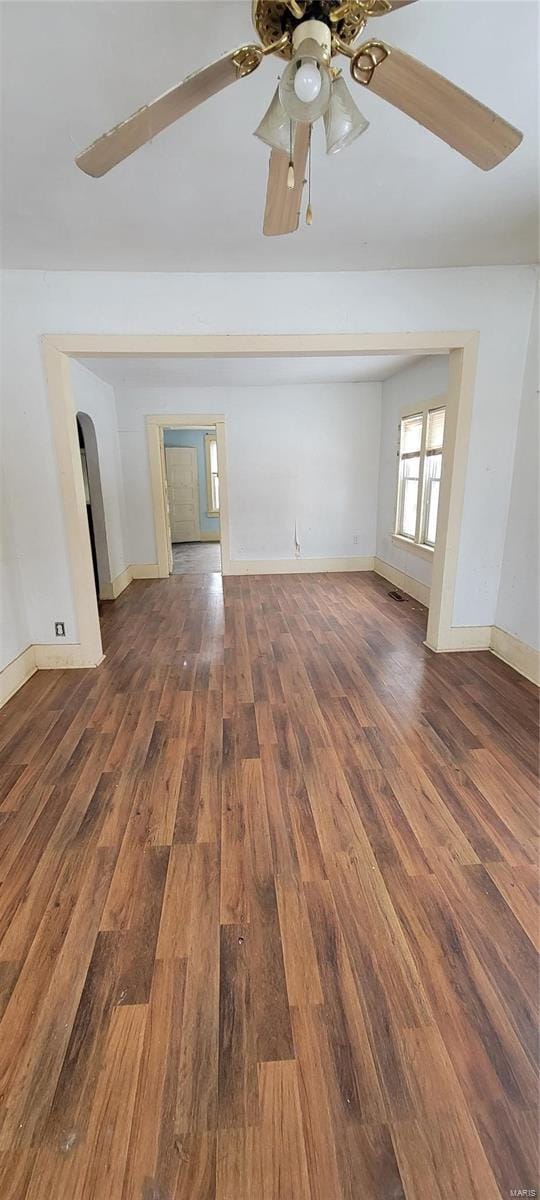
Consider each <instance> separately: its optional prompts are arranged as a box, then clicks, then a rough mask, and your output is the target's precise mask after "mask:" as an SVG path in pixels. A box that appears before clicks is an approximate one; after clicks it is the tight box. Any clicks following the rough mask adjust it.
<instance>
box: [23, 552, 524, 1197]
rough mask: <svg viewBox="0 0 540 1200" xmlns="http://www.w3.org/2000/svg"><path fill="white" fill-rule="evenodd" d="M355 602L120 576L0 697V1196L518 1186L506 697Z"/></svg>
mask: <svg viewBox="0 0 540 1200" xmlns="http://www.w3.org/2000/svg"><path fill="white" fill-rule="evenodd" d="M389 587H390V585H388V584H386V583H385V582H384V581H383V580H381V579H379V578H377V577H376V576H374V575H362V574H360V575H333V576H332V575H319V576H283V577H280V576H273V577H266V578H242V579H227V580H225V581H224V591H225V600H224V601H223V594H222V581H221V578H220V577H219V576H217V575H214V576H203V575H199V576H197V575H184V576H177V577H173V578H172V579H170V580H169V581H148V582H138V583H133V584H132V585H131V586H130V587H129V589H128V590H127V591H126V592H124V593H123V595H122V596H121V597H120V598H119V599H118V600H117V601H116V602H115V603H114V604H109V605H107V606H104V613H103V633H104V645H105V650H106V659H105V661H104V663H103V664H102V666H101V667H99V668H98V669H97V670H94V671H71V672H70V671H66V672H42V673H39V674H38V675H36V676H34V678H33V679H31V680H30V681H29V683H28V684H27V685H26V686H25V687H24V688H23V689H22V690H21V691H20V692H19V693H18V695H17V696H16V697H15V698H14V699H13V700H12V701H11V702H10V703H9V705H7V706H6V708H5V709H4V710H3V712H2V716H1V737H0V747H1V758H0V762H1V792H0V795H1V805H0V848H1V855H0V864H1V872H0V879H1V889H0V939H1V940H0V993H1V994H0V1012H1V1013H3V1017H2V1022H1V1024H0V1059H1V1062H0V1180H1V1181H0V1196H1V1197H2V1200H403V1198H406V1200H495V1198H499V1200H500V1197H504V1198H505V1200H506V1198H507V1197H509V1196H510V1195H511V1189H520V1188H521V1189H534V1188H537V1187H538V1183H539V1179H538V1169H537V1161H536V1145H537V1124H536V1117H537V1112H536V1097H537V1077H536V1074H535V1062H536V1052H537V1032H536V1030H537V1019H536V1013H537V973H536V960H535V949H534V944H535V942H536V941H537V934H538V920H537V906H536V901H537V872H536V865H535V864H536V857H535V855H536V844H535V843H536V839H537V833H538V816H537V778H536V753H537V728H538V726H537V699H536V690H535V688H534V687H533V686H532V685H531V684H529V683H527V682H526V681H525V680H524V679H522V678H520V677H519V676H518V675H516V674H514V673H513V672H512V671H511V670H510V669H509V668H508V667H506V666H505V665H504V664H503V663H501V662H499V661H498V660H497V659H496V658H494V657H493V656H491V655H489V654H488V653H477V654H461V655H435V654H432V653H431V652H430V651H428V650H427V649H426V648H425V647H424V646H423V644H422V641H423V636H424V629H425V618H426V614H425V610H423V609H422V608H421V607H420V606H419V605H418V604H417V603H416V602H414V601H408V602H406V603H403V604H399V603H396V602H395V601H393V600H392V599H390V598H389V597H388V594H387V593H388V589H389ZM522 1194H524V1195H525V1194H527V1192H526V1191H525V1192H523V1193H522ZM531 1194H532V1191H531Z"/></svg>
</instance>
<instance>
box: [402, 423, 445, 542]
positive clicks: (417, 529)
mask: <svg viewBox="0 0 540 1200" xmlns="http://www.w3.org/2000/svg"><path fill="white" fill-rule="evenodd" d="M444 414H445V410H444V407H442V406H441V405H438V406H437V407H435V406H434V407H428V406H426V407H423V408H422V409H420V410H419V411H418V412H414V413H410V414H407V416H404V417H402V418H401V422H400V429H399V474H398V490H397V510H396V528H395V533H396V535H397V537H398V538H405V539H406V540H407V541H410V542H411V543H412V544H413V545H417V546H426V547H428V548H430V549H433V548H434V546H435V538H436V534H437V514H438V509H439V491H440V483H441V467H442V450H443V437H444Z"/></svg>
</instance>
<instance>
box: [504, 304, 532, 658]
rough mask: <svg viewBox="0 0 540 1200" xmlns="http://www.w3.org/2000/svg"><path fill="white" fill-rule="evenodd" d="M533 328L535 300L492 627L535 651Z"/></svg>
mask: <svg viewBox="0 0 540 1200" xmlns="http://www.w3.org/2000/svg"><path fill="white" fill-rule="evenodd" d="M538 329H539V311H538V299H537V301H536V305H535V309H534V312H533V318H532V323H531V333H530V339H529V349H528V354H527V362H526V366H525V375H524V380H523V396H522V401H521V412H520V417H519V426H518V434H517V442H516V452H515V456H514V475H513V481H512V494H511V498H510V510H509V514H508V524H507V528H506V541H505V546H504V558H503V564H502V571H501V583H500V587H499V598H498V603H497V617H496V622H495V623H496V624H497V625H498V626H499V628H500V629H504V630H506V632H507V633H511V634H513V635H514V637H518V638H520V640H521V641H522V642H525V643H526V645H527V646H533V647H534V649H536V650H538V649H540V635H539V595H538V591H539V588H538V584H539V541H540V530H539V520H538V506H539V494H538V468H539V463H538V442H539V427H538V426H539V421H538V367H539V363H538Z"/></svg>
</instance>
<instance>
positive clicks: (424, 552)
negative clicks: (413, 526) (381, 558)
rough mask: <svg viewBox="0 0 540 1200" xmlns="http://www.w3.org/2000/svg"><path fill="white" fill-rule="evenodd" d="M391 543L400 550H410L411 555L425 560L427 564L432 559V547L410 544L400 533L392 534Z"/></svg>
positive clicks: (416, 543)
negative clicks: (416, 555)
mask: <svg viewBox="0 0 540 1200" xmlns="http://www.w3.org/2000/svg"><path fill="white" fill-rule="evenodd" d="M392 541H393V543H394V545H395V546H400V547H401V549H402V550H411V551H412V553H413V554H418V555H419V556H420V558H427V559H428V561H429V562H431V560H432V559H433V549H434V547H433V546H423V545H422V546H421V545H420V544H419V543H418V542H411V541H410V540H409V538H406V537H402V536H401V534H400V533H393V534H392Z"/></svg>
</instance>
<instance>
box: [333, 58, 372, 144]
mask: <svg viewBox="0 0 540 1200" xmlns="http://www.w3.org/2000/svg"><path fill="white" fill-rule="evenodd" d="M368 128H369V121H368V120H367V119H366V117H364V115H363V114H362V113H361V112H360V109H359V108H358V106H357V105H356V104H355V102H354V100H353V98H352V96H351V93H350V92H349V89H348V87H347V84H346V83H345V80H344V78H343V76H342V75H338V78H337V79H334V81H333V83H332V93H331V96H330V103H329V105H328V108H327V109H326V112H325V114H324V131H325V134H326V153H327V154H337V152H338V150H344V149H345V147H346V146H350V144H351V142H354V140H355V138H357V137H360V134H361V133H365V131H366V129H368Z"/></svg>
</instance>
